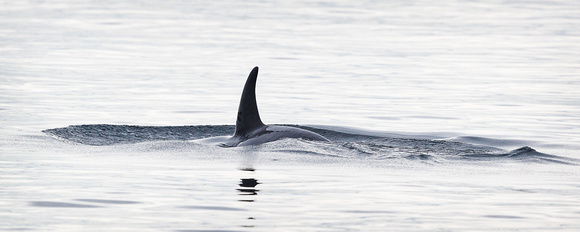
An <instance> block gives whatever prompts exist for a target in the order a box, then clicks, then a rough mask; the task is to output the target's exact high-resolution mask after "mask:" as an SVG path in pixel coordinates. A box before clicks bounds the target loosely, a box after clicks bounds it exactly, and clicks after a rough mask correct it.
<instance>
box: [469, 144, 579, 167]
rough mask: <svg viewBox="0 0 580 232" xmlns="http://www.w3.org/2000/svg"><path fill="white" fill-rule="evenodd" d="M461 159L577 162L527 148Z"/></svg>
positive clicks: (572, 163)
mask: <svg viewBox="0 0 580 232" xmlns="http://www.w3.org/2000/svg"><path fill="white" fill-rule="evenodd" d="M461 157H463V158H466V159H473V160H512V161H524V162H535V163H558V164H569V165H576V164H578V161H577V160H575V159H572V158H566V157H561V156H556V155H549V154H546V153H542V152H538V151H536V150H535V149H533V148H531V147H528V146H525V147H521V148H518V149H515V150H512V151H510V152H507V153H489V154H486V153H483V154H466V155H461Z"/></svg>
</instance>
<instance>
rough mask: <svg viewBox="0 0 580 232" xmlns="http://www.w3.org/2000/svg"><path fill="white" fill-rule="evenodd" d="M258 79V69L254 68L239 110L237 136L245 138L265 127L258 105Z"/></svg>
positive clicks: (245, 87)
mask: <svg viewBox="0 0 580 232" xmlns="http://www.w3.org/2000/svg"><path fill="white" fill-rule="evenodd" d="M257 79H258V67H257V66H256V67H254V69H252V71H251V72H250V75H248V80H246V85H245V86H244V91H243V92H242V98H241V99H240V107H239V108H238V117H237V119H236V133H235V135H237V136H244V135H245V134H247V133H248V132H250V131H252V130H254V129H257V128H259V127H262V126H264V123H262V120H261V119H260V114H259V113H258V104H257V103H256V81H257Z"/></svg>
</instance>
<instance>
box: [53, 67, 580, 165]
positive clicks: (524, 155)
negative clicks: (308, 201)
mask: <svg viewBox="0 0 580 232" xmlns="http://www.w3.org/2000/svg"><path fill="white" fill-rule="evenodd" d="M257 76H258V67H255V68H254V69H252V71H251V72H250V74H249V76H248V79H247V81H246V84H245V86H244V90H243V92H242V96H241V99H240V105H239V108H238V113H237V119H236V125H235V126H230V125H222V126H213V125H207V126H170V127H153V126H129V125H73V126H69V127H65V128H55V129H47V130H44V131H43V132H44V133H46V134H49V135H52V136H53V137H55V138H58V139H64V140H66V141H71V142H74V143H79V144H86V145H95V146H106V145H117V144H134V143H140V142H152V141H168V140H174V141H175V140H177V141H187V142H194V143H199V144H209V145H218V146H221V147H237V146H248V145H260V144H264V143H271V142H275V141H280V140H284V139H298V140H308V141H315V142H323V143H321V144H323V145H322V146H323V147H322V149H317V152H314V153H316V154H325V155H331V156H336V155H337V154H338V156H342V157H345V156H348V155H351V154H355V155H359V156H361V157H371V158H378V159H391V158H405V159H417V160H440V159H441V158H443V159H447V160H449V159H453V160H456V159H461V160H488V159H490V158H491V159H495V158H499V159H511V160H524V161H530V162H532V161H533V162H553V163H568V164H572V163H577V162H576V161H574V160H570V159H568V158H564V157H559V156H553V155H548V154H544V153H541V152H538V151H536V150H534V149H532V148H530V147H528V146H523V147H520V148H518V149H515V150H512V151H505V150H503V149H500V148H497V147H494V146H489V145H475V144H472V143H469V142H463V141H473V140H474V138H475V137H463V138H459V141H454V140H456V139H448V140H444V139H441V138H430V137H429V136H401V135H395V134H390V133H382V134H381V133H379V134H377V133H366V132H364V131H362V132H361V131H360V130H356V129H354V128H350V129H349V130H351V131H350V132H344V131H340V130H338V129H336V128H334V129H333V128H332V127H330V128H329V127H326V129H324V128H320V127H319V128H316V127H307V126H299V125H265V124H264V123H262V120H261V118H260V115H259V112H258V106H257V103H256V93H255V88H256V81H257ZM231 131H234V135H233V136H228V134H230V133H231ZM462 140H463V141H462ZM483 140H487V141H493V139H485V138H484V139H483ZM331 141H332V142H331ZM514 141H515V140H514ZM500 142H502V143H503V142H506V143H507V142H510V141H500ZM274 147H276V146H274ZM276 149H279V148H276ZM303 149H304V151H302V152H307V153H308V152H309V151H308V150H309V149H310V148H308V147H306V148H303ZM279 150H280V151H296V150H295V149H290V150H288V149H286V148H281V149H279Z"/></svg>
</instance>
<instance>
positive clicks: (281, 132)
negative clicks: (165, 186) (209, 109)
mask: <svg viewBox="0 0 580 232" xmlns="http://www.w3.org/2000/svg"><path fill="white" fill-rule="evenodd" d="M257 79H258V67H254V69H252V71H251V72H250V75H248V79H247V80H246V85H244V90H243V92H242V98H241V99H240V106H239V108H238V116H237V119H236V130H235V132H234V135H233V136H231V137H229V136H219V137H211V138H205V139H200V140H195V141H196V142H199V143H205V144H216V145H219V146H222V147H237V146H249V145H259V144H263V143H267V142H272V141H276V140H280V139H284V138H298V139H305V140H311V141H325V142H329V140H328V139H326V138H325V137H323V136H322V135H319V134H317V133H314V132H312V131H308V130H304V129H300V128H295V127H289V126H276V125H265V124H264V123H262V119H260V114H259V113H258V105H257V103H256V81H257Z"/></svg>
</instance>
